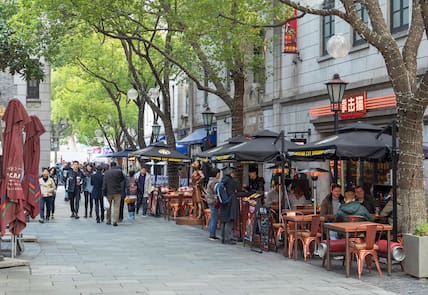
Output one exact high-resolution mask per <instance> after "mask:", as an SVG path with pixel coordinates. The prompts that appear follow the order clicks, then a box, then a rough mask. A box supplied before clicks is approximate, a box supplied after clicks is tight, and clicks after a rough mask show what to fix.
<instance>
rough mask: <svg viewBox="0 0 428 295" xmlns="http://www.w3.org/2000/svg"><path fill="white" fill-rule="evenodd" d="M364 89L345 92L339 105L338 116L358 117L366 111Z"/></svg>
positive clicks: (344, 117)
mask: <svg viewBox="0 0 428 295" xmlns="http://www.w3.org/2000/svg"><path fill="white" fill-rule="evenodd" d="M366 96H367V93H366V91H365V90H364V91H361V92H353V93H346V94H345V96H344V97H343V100H342V104H341V105H340V118H341V119H349V118H358V117H362V116H364V115H365V114H366V112H367V97H366Z"/></svg>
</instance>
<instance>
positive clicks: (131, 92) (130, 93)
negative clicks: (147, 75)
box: [126, 88, 138, 102]
mask: <svg viewBox="0 0 428 295" xmlns="http://www.w3.org/2000/svg"><path fill="white" fill-rule="evenodd" d="M126 96H127V97H128V102H129V101H131V100H133V101H136V100H137V98H138V91H137V90H136V89H135V88H131V89H129V90H128V92H127V93H126Z"/></svg>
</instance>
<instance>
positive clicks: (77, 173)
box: [66, 161, 85, 219]
mask: <svg viewBox="0 0 428 295" xmlns="http://www.w3.org/2000/svg"><path fill="white" fill-rule="evenodd" d="M84 179H85V175H84V174H83V172H82V171H81V170H80V168H79V161H73V169H71V170H69V172H68V174H67V178H66V191H67V193H68V199H69V201H70V211H71V216H70V217H71V218H76V219H79V203H80V192H81V191H82V185H83V181H84Z"/></svg>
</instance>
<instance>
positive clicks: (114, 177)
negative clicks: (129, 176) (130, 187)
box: [103, 167, 125, 196]
mask: <svg viewBox="0 0 428 295" xmlns="http://www.w3.org/2000/svg"><path fill="white" fill-rule="evenodd" d="M124 189H125V175H123V172H122V170H121V169H119V168H115V167H113V168H111V169H109V170H107V171H106V172H105V173H104V179H103V194H104V196H109V195H116V194H119V195H121V196H122V195H123V192H124Z"/></svg>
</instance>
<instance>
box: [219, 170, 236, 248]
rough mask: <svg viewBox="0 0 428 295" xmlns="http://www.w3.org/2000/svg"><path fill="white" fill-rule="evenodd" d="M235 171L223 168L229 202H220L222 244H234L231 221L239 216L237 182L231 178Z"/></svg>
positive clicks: (223, 179) (223, 180)
mask: <svg viewBox="0 0 428 295" xmlns="http://www.w3.org/2000/svg"><path fill="white" fill-rule="evenodd" d="M234 177H235V171H234V169H233V168H232V167H226V168H225V169H223V178H222V180H221V182H223V184H224V187H225V189H226V193H227V194H228V195H229V196H230V199H231V200H230V202H228V203H226V204H221V206H220V221H221V224H222V226H221V238H222V243H223V244H231V245H233V244H236V242H235V241H234V239H233V223H234V221H235V220H237V219H238V216H239V202H238V199H237V197H236V196H237V195H236V194H237V192H238V183H237V182H236V181H235V180H234V179H233V178H234Z"/></svg>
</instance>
